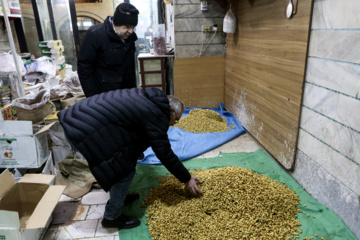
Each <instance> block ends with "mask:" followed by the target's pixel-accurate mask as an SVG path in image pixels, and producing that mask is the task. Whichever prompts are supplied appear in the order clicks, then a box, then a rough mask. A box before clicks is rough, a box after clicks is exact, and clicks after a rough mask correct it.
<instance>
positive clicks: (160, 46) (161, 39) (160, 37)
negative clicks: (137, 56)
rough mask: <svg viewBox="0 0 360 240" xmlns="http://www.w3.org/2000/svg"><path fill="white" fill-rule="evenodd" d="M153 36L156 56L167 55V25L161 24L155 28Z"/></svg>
mask: <svg viewBox="0 0 360 240" xmlns="http://www.w3.org/2000/svg"><path fill="white" fill-rule="evenodd" d="M155 29H156V30H155V31H154V35H153V48H154V55H156V56H160V55H165V54H166V34H165V24H159V25H157V26H156V28H155Z"/></svg>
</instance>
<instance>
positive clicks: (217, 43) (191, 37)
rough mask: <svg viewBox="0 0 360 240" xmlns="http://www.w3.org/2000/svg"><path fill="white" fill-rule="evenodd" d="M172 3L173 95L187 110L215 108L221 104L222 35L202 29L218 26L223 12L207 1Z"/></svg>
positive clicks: (223, 49) (221, 20)
mask: <svg viewBox="0 0 360 240" xmlns="http://www.w3.org/2000/svg"><path fill="white" fill-rule="evenodd" d="M207 3H208V8H207V11H202V10H201V8H200V1H194V0H174V1H173V9H174V34H175V61H174V67H173V68H174V77H173V79H174V80H173V81H174V94H175V95H176V96H178V97H180V98H181V99H182V100H183V101H184V103H185V105H186V106H187V107H219V102H222V103H223V102H224V87H223V86H224V64H223V62H224V54H225V42H226V34H225V33H224V32H222V31H218V32H204V31H202V26H203V25H204V26H214V25H217V26H222V25H223V19H224V16H225V8H224V7H223V6H221V5H219V4H218V3H217V2H216V1H215V0H208V1H207Z"/></svg>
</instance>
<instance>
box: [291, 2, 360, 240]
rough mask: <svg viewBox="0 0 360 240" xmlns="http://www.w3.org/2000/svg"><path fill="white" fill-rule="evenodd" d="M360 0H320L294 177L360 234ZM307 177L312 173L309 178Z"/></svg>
mask: <svg viewBox="0 0 360 240" xmlns="http://www.w3.org/2000/svg"><path fill="white" fill-rule="evenodd" d="M359 12H360V2H359V1H358V0H348V1H342V0H326V1H317V0H315V1H314V7H313V17H312V26H311V34H310V42H309V53H308V57H307V70H306V76H305V89H304V97H303V104H302V110H301V111H302V113H301V122H300V133H299V140H298V145H297V154H296V160H295V168H294V172H293V173H291V174H292V175H293V177H294V178H295V179H296V180H297V181H298V182H299V183H300V184H301V185H302V186H304V187H305V188H306V189H307V191H309V192H310V193H311V194H312V196H314V197H315V198H316V199H317V200H318V201H320V202H321V203H323V204H325V205H326V206H328V207H329V208H330V209H332V210H333V211H334V212H335V213H336V214H337V215H338V216H340V217H341V218H342V219H343V221H344V222H345V223H346V224H347V226H348V227H349V228H350V229H351V230H352V231H353V232H354V234H355V235H356V236H357V238H358V239H360V203H359V202H360V148H359V146H360V115H359V113H360V58H359V55H360V41H359V39H360V15H359ZM305 176H306V177H305Z"/></svg>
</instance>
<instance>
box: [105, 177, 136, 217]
mask: <svg viewBox="0 0 360 240" xmlns="http://www.w3.org/2000/svg"><path fill="white" fill-rule="evenodd" d="M134 175H135V170H134V171H133V172H131V173H130V174H129V175H127V176H126V177H125V178H123V179H122V180H120V181H119V182H117V183H115V184H114V185H112V187H111V188H110V199H109V200H108V202H107V203H106V206H105V212H104V217H105V218H106V219H108V220H114V219H116V218H118V217H119V216H120V215H121V209H122V208H123V206H124V201H125V198H126V194H127V191H128V189H129V186H130V184H131V181H132V179H133V177H134Z"/></svg>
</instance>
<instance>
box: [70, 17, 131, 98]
mask: <svg viewBox="0 0 360 240" xmlns="http://www.w3.org/2000/svg"><path fill="white" fill-rule="evenodd" d="M136 40H137V36H136V34H135V33H133V34H131V35H130V36H129V38H128V39H126V40H125V42H123V41H122V40H121V38H120V37H119V36H118V35H117V34H116V33H115V31H114V29H113V27H112V23H111V20H110V17H107V18H106V19H105V21H104V22H103V23H100V24H97V25H95V26H92V27H91V28H89V30H88V31H87V32H86V34H85V37H84V39H83V42H82V44H81V49H80V54H79V59H78V69H77V71H78V75H79V79H80V82H81V86H82V88H83V91H84V93H85V95H86V97H90V96H93V95H95V94H99V93H102V92H107V91H110V90H116V89H124V88H133V87H136V75H135V41H136Z"/></svg>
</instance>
